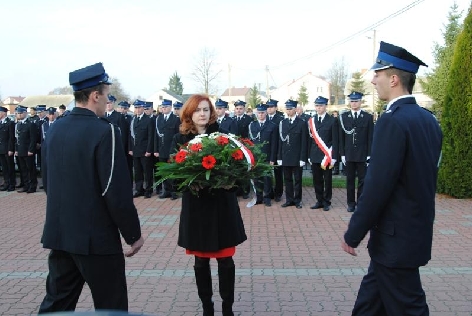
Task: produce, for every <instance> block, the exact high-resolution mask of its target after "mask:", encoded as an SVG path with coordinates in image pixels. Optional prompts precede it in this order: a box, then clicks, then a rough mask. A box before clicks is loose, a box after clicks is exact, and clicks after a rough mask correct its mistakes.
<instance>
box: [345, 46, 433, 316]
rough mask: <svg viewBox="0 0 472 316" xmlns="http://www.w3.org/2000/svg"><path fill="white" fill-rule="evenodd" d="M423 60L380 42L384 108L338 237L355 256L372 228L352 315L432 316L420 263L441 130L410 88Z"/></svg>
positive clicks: (429, 234)
mask: <svg viewBox="0 0 472 316" xmlns="http://www.w3.org/2000/svg"><path fill="white" fill-rule="evenodd" d="M420 66H426V64H425V63H424V62H422V61H421V60H420V59H418V58H417V57H416V56H414V55H412V54H411V53H410V52H408V51H407V50H405V49H404V48H401V47H398V46H395V45H392V44H388V43H385V42H380V50H379V54H378V56H377V61H376V63H375V64H374V66H373V67H372V70H374V72H375V74H374V77H373V79H372V83H373V84H374V86H375V89H376V90H377V93H378V96H379V99H380V100H384V101H386V102H388V103H387V110H386V112H385V113H384V114H383V115H382V116H381V117H380V118H379V120H378V121H377V123H376V127H375V131H374V137H373V143H372V150H371V154H372V155H371V159H370V163H369V167H368V168H367V174H366V176H365V181H364V189H363V192H362V195H361V196H360V197H359V201H358V203H357V209H356V211H355V212H354V213H353V214H352V217H351V220H350V222H349V227H348V229H347V231H346V233H345V235H344V242H343V243H342V249H343V250H344V251H346V252H347V253H349V254H351V255H356V251H355V249H354V248H356V247H357V246H359V244H360V243H361V241H362V240H363V239H364V237H365V236H366V234H367V233H368V232H369V231H370V239H369V242H368V246H367V247H368V250H369V255H370V258H371V261H370V265H369V269H368V271H367V274H366V275H365V276H364V278H363V280H362V283H361V286H360V289H359V293H358V295H357V299H356V303H355V305H354V310H353V312H352V314H353V315H429V309H428V305H427V303H426V296H425V293H424V290H423V288H422V286H421V279H420V273H419V267H420V266H424V265H426V264H427V263H428V261H429V260H430V259H431V246H432V239H433V224H434V216H435V206H434V203H435V197H436V181H437V176H438V164H439V159H440V156H441V147H442V132H441V129H440V127H439V124H438V122H437V120H436V118H435V117H434V116H433V115H432V114H431V113H430V112H428V111H427V110H425V109H422V108H421V107H420V106H419V105H418V104H417V103H416V100H415V98H414V97H413V96H412V95H411V93H412V91H413V86H414V84H415V80H416V73H417V72H418V69H419V67H420Z"/></svg>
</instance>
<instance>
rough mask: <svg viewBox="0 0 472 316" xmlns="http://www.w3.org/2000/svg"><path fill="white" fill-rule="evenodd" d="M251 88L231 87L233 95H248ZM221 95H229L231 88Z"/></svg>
mask: <svg viewBox="0 0 472 316" xmlns="http://www.w3.org/2000/svg"><path fill="white" fill-rule="evenodd" d="M249 90H251V88H247V87H244V88H231V96H232V97H234V96H246V95H247V94H248V93H249ZM221 96H229V89H226V90H225V92H223V94H222V95H221Z"/></svg>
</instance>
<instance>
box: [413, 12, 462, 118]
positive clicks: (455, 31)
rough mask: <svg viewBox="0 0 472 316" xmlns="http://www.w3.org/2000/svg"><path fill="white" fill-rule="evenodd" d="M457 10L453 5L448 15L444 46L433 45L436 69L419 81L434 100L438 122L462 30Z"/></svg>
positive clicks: (433, 108) (460, 15)
mask: <svg viewBox="0 0 472 316" xmlns="http://www.w3.org/2000/svg"><path fill="white" fill-rule="evenodd" d="M457 10H458V6H457V4H456V3H454V4H453V5H452V6H451V8H450V11H449V14H448V21H449V22H448V24H447V25H446V26H445V30H444V31H443V33H442V35H443V38H444V44H443V45H440V44H438V43H435V44H434V48H433V56H434V63H435V65H436V67H435V68H434V69H433V70H432V72H430V73H429V74H427V75H426V79H425V80H421V81H420V83H421V85H422V87H423V90H424V92H425V93H426V94H427V95H428V96H430V97H431V98H432V99H433V100H434V104H433V107H432V110H433V112H434V113H435V115H436V117H437V118H438V119H439V120H440V121H441V116H442V109H443V107H444V97H445V94H446V87H447V85H448V80H449V78H450V76H449V72H450V69H451V64H452V58H453V55H454V47H455V44H456V40H457V36H458V35H459V33H460V32H461V30H462V24H461V23H460V19H461V17H462V12H461V13H458V12H457Z"/></svg>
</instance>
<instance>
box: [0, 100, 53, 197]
mask: <svg viewBox="0 0 472 316" xmlns="http://www.w3.org/2000/svg"><path fill="white" fill-rule="evenodd" d="M27 109H28V108H27V107H24V106H18V107H17V108H16V109H15V118H16V121H15V120H13V119H10V118H9V117H8V116H7V112H8V109H7V108H5V107H0V164H1V166H2V172H3V179H4V181H3V184H2V186H1V187H0V190H2V191H9V192H10V191H14V190H15V188H20V190H19V191H18V192H19V193H23V192H27V193H34V192H36V189H37V186H38V179H37V166H38V165H40V164H41V154H40V153H41V149H40V148H41V144H42V142H43V141H44V138H45V137H46V133H47V131H48V128H49V127H50V126H51V124H52V123H53V122H54V120H55V119H56V109H55V108H52V107H51V108H48V109H46V106H45V105H38V106H36V107H33V108H30V116H29V117H28V114H27ZM15 160H16V161H15ZM15 162H16V164H17V167H18V171H19V173H20V184H18V185H17V182H16V174H15ZM40 188H41V187H40Z"/></svg>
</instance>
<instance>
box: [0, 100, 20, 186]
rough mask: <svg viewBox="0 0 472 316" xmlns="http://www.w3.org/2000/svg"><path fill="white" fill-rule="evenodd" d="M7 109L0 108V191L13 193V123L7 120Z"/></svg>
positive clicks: (14, 178)
mask: <svg viewBox="0 0 472 316" xmlns="http://www.w3.org/2000/svg"><path fill="white" fill-rule="evenodd" d="M7 113H8V109H7V108H6V107H3V106H0V165H1V166H2V173H3V186H2V187H1V188H0V191H8V192H11V191H14V190H15V186H16V176H15V161H14V158H13V155H14V153H15V122H13V121H12V120H10V119H9V118H8V115H7Z"/></svg>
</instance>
